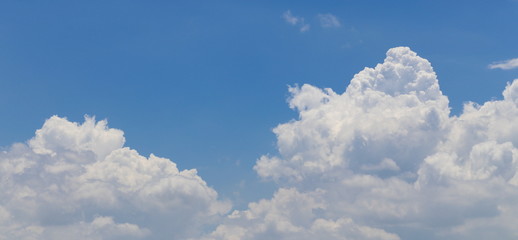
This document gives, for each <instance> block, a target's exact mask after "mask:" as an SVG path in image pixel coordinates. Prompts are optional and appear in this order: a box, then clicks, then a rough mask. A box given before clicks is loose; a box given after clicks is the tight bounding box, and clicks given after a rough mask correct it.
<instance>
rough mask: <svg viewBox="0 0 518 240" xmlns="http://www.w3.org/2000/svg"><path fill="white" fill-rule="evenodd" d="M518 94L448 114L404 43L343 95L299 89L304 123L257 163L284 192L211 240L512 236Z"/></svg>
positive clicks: (237, 215)
mask: <svg viewBox="0 0 518 240" xmlns="http://www.w3.org/2000/svg"><path fill="white" fill-rule="evenodd" d="M517 89H518V80H517V81H514V82H513V83H511V84H509V85H508V86H507V87H506V88H505V90H504V92H503V96H504V99H503V100H495V101H491V102H487V103H485V104H483V105H477V104H474V103H468V104H466V105H465V108H464V112H463V113H462V114H461V115H460V116H453V117H450V116H449V114H450V112H449V107H448V99H447V97H446V96H444V95H443V94H442V92H441V91H440V88H439V84H438V81H437V78H436V74H435V73H434V71H433V69H432V67H431V64H430V63H429V62H428V61H427V60H426V59H423V58H421V57H419V56H417V54H416V53H414V52H412V51H411V50H410V49H409V48H407V47H398V48H393V49H390V50H389V51H388V52H387V57H386V58H385V61H384V62H383V63H382V64H378V65H377V66H376V67H374V68H365V69H364V70H363V71H361V72H360V73H358V74H356V75H355V76H354V78H353V79H352V80H351V83H350V85H349V86H348V87H347V89H346V91H345V92H344V93H342V94H337V93H335V92H333V91H332V90H331V89H319V88H317V87H313V86H311V85H307V84H305V85H303V86H301V87H297V86H296V87H292V88H290V92H291V93H292V97H291V98H290V101H289V104H290V107H291V108H293V109H295V110H297V111H298V112H299V118H298V119H297V120H293V121H290V122H288V123H284V124H281V125H279V126H277V127H276V128H275V129H274V132H275V134H276V135H277V139H278V142H277V145H278V150H279V155H278V156H270V155H267V156H262V157H261V158H260V159H259V160H258V161H257V164H256V166H255V167H254V168H255V170H256V171H257V173H258V174H259V175H260V176H261V177H263V178H265V179H273V180H275V181H276V182H277V183H278V184H279V186H280V189H279V190H278V191H277V193H276V194H275V195H274V196H273V198H272V199H269V200H268V199H264V200H261V201H259V202H257V203H251V204H250V205H249V209H247V210H243V211H234V212H233V213H232V214H231V215H230V216H229V217H228V218H227V220H226V221H225V222H224V223H223V224H221V225H220V226H219V227H217V228H216V230H215V231H214V232H213V233H211V234H209V235H207V237H206V238H207V239H331V240H333V239H512V238H516V237H518V231H517V230H516V227H515V226H514V225H513V224H511V223H513V222H517V221H518V208H517V207H516V204H515V202H516V201H517V200H518V188H517V186H518V176H517V174H516V171H517V167H518V149H517V148H516V146H518V121H517V119H518V101H517V99H518V90H517Z"/></svg>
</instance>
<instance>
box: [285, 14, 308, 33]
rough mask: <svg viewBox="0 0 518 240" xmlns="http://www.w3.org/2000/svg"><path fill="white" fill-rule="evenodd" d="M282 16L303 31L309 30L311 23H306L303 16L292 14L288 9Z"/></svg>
mask: <svg viewBox="0 0 518 240" xmlns="http://www.w3.org/2000/svg"><path fill="white" fill-rule="evenodd" d="M282 18H283V19H284V21H286V22H287V23H288V24H290V25H293V26H297V27H298V28H299V30H300V31H301V32H306V31H309V28H310V25H309V24H306V23H305V22H304V18H303V17H297V16H294V15H293V14H291V11H290V10H288V11H286V12H284V13H283V14H282Z"/></svg>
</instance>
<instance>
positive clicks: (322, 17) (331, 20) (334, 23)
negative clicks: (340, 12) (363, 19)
mask: <svg viewBox="0 0 518 240" xmlns="http://www.w3.org/2000/svg"><path fill="white" fill-rule="evenodd" d="M317 17H318V20H319V21H320V26H322V27H324V28H333V27H340V26H341V25H342V24H341V23H340V20H338V18H337V17H336V16H335V15H333V14H330V13H326V14H318V15H317Z"/></svg>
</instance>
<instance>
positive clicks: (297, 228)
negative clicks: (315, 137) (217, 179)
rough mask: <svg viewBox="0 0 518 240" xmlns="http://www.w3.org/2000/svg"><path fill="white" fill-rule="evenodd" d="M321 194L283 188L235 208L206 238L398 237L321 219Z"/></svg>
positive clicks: (382, 239) (309, 239)
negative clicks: (256, 200) (243, 207)
mask: <svg viewBox="0 0 518 240" xmlns="http://www.w3.org/2000/svg"><path fill="white" fill-rule="evenodd" d="M321 196H322V192H321V191H319V190H317V191H314V192H308V193H301V192H298V191H297V190H296V189H293V188H290V189H284V188H281V189H279V190H278V191H277V192H276V193H275V195H274V197H273V198H272V199H271V200H261V201H259V202H256V203H251V204H250V205H249V209H248V210H245V211H234V212H233V213H232V214H231V215H229V216H228V218H227V220H226V223H225V224H223V225H220V226H218V228H217V229H216V230H215V231H214V232H213V233H212V234H211V235H210V236H207V237H206V238H203V240H233V239H236V240H237V239H250V240H252V239H254V240H255V239H257V240H258V239H293V240H295V239H297V240H312V239H328V240H332V239H344V237H346V238H347V239H365V240H371V239H372V240H374V239H379V240H396V239H399V237H397V236H396V235H395V234H391V233H388V232H386V231H384V230H381V229H377V228H372V227H367V226H362V225H360V224H357V223H355V222H354V221H353V220H352V219H350V218H337V219H334V220H331V219H324V218H322V216H319V215H320V214H319V211H325V210H326V209H327V208H328V207H329V206H327V203H326V202H325V201H324V199H322V198H321Z"/></svg>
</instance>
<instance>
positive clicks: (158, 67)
mask: <svg viewBox="0 0 518 240" xmlns="http://www.w3.org/2000/svg"><path fill="white" fill-rule="evenodd" d="M287 10H290V11H291V13H292V14H293V15H294V16H297V17H302V18H304V19H305V23H306V24H310V25H311V27H310V30H309V31H306V32H301V31H299V28H298V27H297V26H292V25H290V24H288V23H287V22H286V21H285V20H284V19H283V17H282V15H283V13H285V12H286V11H287ZM328 13H329V14H333V15H334V16H336V17H337V18H338V20H339V21H340V23H341V25H340V26H339V27H334V28H325V27H322V26H321V25H320V23H319V19H318V17H317V16H318V14H328ZM516 23H518V1H512V0H497V1H488V0H486V1H482V0H470V1H419V0H413V1H182V2H180V1H153V2H150V1H129V0H123V1H122V0H121V1H2V2H0V49H1V50H0V111H1V112H2V117H1V118H0V126H1V127H0V136H1V137H0V146H9V145H10V144H11V143H13V142H23V141H26V140H27V139H29V138H31V137H32V136H33V135H34V131H35V130H36V129H38V128H40V126H41V125H42V124H43V122H44V121H45V119H47V118H49V117H50V116H52V115H58V116H61V117H67V118H68V119H70V120H72V121H82V120H83V116H84V115H85V114H88V115H90V116H96V118H97V119H108V121H109V126H110V127H113V128H119V129H122V130H123V131H124V132H125V136H126V140H127V144H126V145H127V146H129V147H131V148H134V149H137V150H138V151H139V152H140V153H141V154H143V155H148V154H149V153H155V154H156V155H158V156H162V157H167V158H171V159H172V160H173V161H175V162H176V163H177V164H178V165H179V167H180V168H182V169H183V168H196V169H198V171H199V174H200V176H202V177H203V178H204V179H205V180H206V181H207V182H208V183H209V184H210V185H211V186H213V187H214V188H215V189H216V190H217V191H218V192H219V193H220V194H221V195H223V197H224V198H233V199H234V201H235V202H236V203H237V205H238V206H239V205H240V204H244V203H247V202H248V201H250V200H255V199H257V197H258V196H261V195H264V193H261V191H266V192H268V191H270V192H271V191H273V190H274V188H273V187H269V184H268V183H261V182H260V180H259V178H258V177H257V176H256V175H257V174H256V173H255V172H254V171H253V169H252V167H253V166H254V164H255V161H256V160H257V158H258V157H259V156H261V155H262V154H266V153H272V154H275V153H276V151H277V150H276V148H275V135H274V134H273V133H272V132H271V129H272V128H273V127H275V126H276V125H277V124H279V123H282V122H287V121H289V120H290V119H292V118H295V117H296V113H295V112H293V111H292V110H290V109H289V107H288V105H287V104H286V99H287V97H288V91H287V86H289V85H294V84H304V83H309V84H312V85H315V86H318V87H322V88H324V87H330V88H332V89H334V91H336V92H339V93H341V92H343V91H344V90H345V88H346V86H347V84H348V82H349V81H350V79H351V78H352V77H353V75H354V74H356V73H357V72H359V71H360V70H362V69H363V68H364V67H365V66H370V67H373V66H374V65H375V64H376V63H379V62H382V60H383V58H384V57H385V52H386V51H387V49H389V48H391V47H396V46H409V47H410V48H411V49H412V50H414V51H416V52H417V53H418V54H419V55H420V56H422V57H424V58H426V59H428V60H429V61H430V62H431V63H432V65H433V67H434V70H435V71H436V72H437V75H438V78H439V81H440V84H441V89H442V91H443V93H444V94H445V95H447V96H448V97H449V99H450V106H451V107H452V110H453V113H454V114H458V113H459V112H460V111H461V107H462V104H463V102H465V101H475V102H479V103H483V102H485V101H487V100H490V99H493V98H496V99H500V98H501V96H500V95H501V91H502V89H503V86H505V82H507V81H511V80H513V79H515V78H517V76H518V69H514V70H509V71H503V70H500V69H494V70H491V69H489V68H488V65H489V64H490V63H492V62H495V61H501V60H506V59H511V58H516V57H518V50H517V47H516V43H517V42H518V27H517V25H516ZM244 186H248V187H244ZM257 189H262V190H260V191H258V190H257ZM234 192H240V196H237V195H234Z"/></svg>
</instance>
